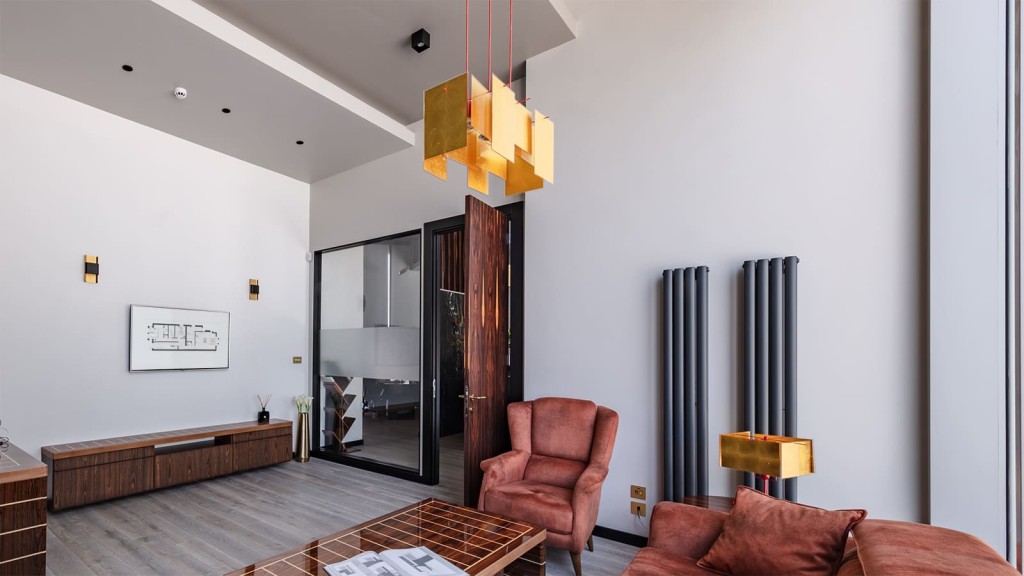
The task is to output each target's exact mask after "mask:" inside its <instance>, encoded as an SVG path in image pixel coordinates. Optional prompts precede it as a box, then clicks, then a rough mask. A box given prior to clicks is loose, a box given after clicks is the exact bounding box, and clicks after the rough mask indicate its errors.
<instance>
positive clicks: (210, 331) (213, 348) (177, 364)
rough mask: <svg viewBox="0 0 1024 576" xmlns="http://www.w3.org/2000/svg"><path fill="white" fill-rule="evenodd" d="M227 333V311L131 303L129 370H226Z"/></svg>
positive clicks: (228, 344) (228, 319) (228, 321)
mask: <svg viewBox="0 0 1024 576" xmlns="http://www.w3.org/2000/svg"><path fill="white" fill-rule="evenodd" d="M230 332H231V315H230V314H229V313H227V312H214V311H210V310H189V309H185V308H162V307H157V306H140V305H138V304H132V305H131V306H130V311H129V330H128V342H129V344H128V371H129V372H150V371H154V370H218V369H226V368H228V359H229V354H228V350H229V348H230V338H231V334H230Z"/></svg>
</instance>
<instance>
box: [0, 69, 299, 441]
mask: <svg viewBox="0 0 1024 576" xmlns="http://www.w3.org/2000/svg"><path fill="white" fill-rule="evenodd" d="M0 126H3V129H2V130H0V261H2V262H3V263H4V265H3V268H4V272H3V273H2V274H0V357H2V363H0V384H2V388H0V418H2V419H3V425H4V427H6V428H7V430H8V431H9V432H10V436H11V440H12V441H13V442H15V443H16V444H18V445H19V446H21V447H22V448H24V449H26V450H27V451H29V452H30V453H36V454H38V452H39V447H40V446H42V445H47V444H52V443H61V442H68V441H76V440H86V439H91V438H102V437H108V436H116V435H124V434H135V433H142V432H150V431H159V430H167V429H175V428H183V427H189V426H198V425H208V424H217V423H227V422H237V421H243V420H253V419H255V413H256V411H257V410H258V409H259V404H258V402H257V401H256V394H263V395H264V396H266V395H267V394H269V393H272V394H273V395H274V398H273V400H272V401H271V403H270V406H269V410H270V412H271V417H275V418H287V419H293V418H294V414H295V408H294V404H292V401H291V399H292V396H294V395H295V394H298V393H300V392H303V391H305V390H307V389H308V388H309V384H308V376H307V366H308V364H306V363H304V364H302V365H293V364H292V363H291V357H292V356H303V357H306V355H307V349H308V346H307V341H308V337H307V332H308V321H307V316H306V315H307V312H306V309H307V308H306V307H307V268H308V264H307V263H306V261H305V257H304V256H305V252H306V251H307V246H308V239H309V236H308V234H309V220H308V218H309V196H308V190H309V188H308V186H307V185H306V184H304V183H302V182H299V181H296V180H293V179H291V178H288V177H285V176H281V175H279V174H276V173H273V172H270V171H267V170H265V169H262V168H258V167H255V166H253V165H251V164H248V163H245V162H242V161H239V160H236V159H234V158H230V157H227V156H224V155H223V154H220V153H217V152H213V151H211V150H209V149H206V148H202V147H199V146H196V145H194V144H191V143H188V142H185V141H183V140H180V139H178V138H175V137H172V136H168V135H166V134H164V133H161V132H158V131H155V130H152V129H150V128H147V127H144V126H141V125H139V124H135V123H132V122H129V121H127V120H124V119H121V118H118V117H115V116H112V115H110V114H107V113H105V112H101V111H99V110H96V109H94V108H90V107H88V106H85V105H83V104H80V103H78V102H74V101H71V100H68V99H66V98H64V97H61V96H58V95H56V94H53V93H51V92H47V91H44V90H40V89H38V88H35V87H33V86H30V85H27V84H24V83H22V82H20V81H17V80H13V79H11V78H9V77H6V76H0ZM84 254H91V255H97V256H99V257H100V283H99V284H97V285H92V284H85V283H83V282H82V268H83V264H82V256H83V255H84ZM249 278H258V279H259V280H260V288H261V294H260V300H259V301H255V302H253V301H250V300H249V299H248V284H249ZM130 304H147V305H156V306H170V307H181V308H199V309H209V310H224V311H228V312H230V313H231V348H230V363H231V366H230V368H229V369H227V370H210V371H190V372H158V373H129V372H128V306H129V305H130Z"/></svg>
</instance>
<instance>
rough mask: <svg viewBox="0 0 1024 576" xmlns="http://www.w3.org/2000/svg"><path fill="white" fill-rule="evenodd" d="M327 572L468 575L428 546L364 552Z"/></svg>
mask: <svg viewBox="0 0 1024 576" xmlns="http://www.w3.org/2000/svg"><path fill="white" fill-rule="evenodd" d="M324 570H325V571H326V572H327V573H328V574H329V575H330V576H468V574H466V572H463V571H462V570H459V569H458V568H456V567H455V566H453V565H452V563H451V562H449V561H447V560H445V559H444V558H442V557H441V556H439V555H438V554H437V553H435V552H434V551H433V550H431V549H430V548H427V547H425V546H420V547H419V548H403V549H401V550H384V551H383V552H380V553H378V552H363V553H362V554H360V555H358V556H353V557H352V558H349V559H348V560H345V561H344V562H338V563H336V564H328V565H327V566H324Z"/></svg>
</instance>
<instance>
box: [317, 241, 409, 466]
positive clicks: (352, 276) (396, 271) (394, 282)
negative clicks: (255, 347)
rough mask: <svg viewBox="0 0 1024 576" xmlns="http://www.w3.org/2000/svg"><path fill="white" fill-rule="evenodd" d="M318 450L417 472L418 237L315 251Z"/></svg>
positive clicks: (322, 452)
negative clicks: (317, 253)
mask: <svg viewBox="0 0 1024 576" xmlns="http://www.w3.org/2000/svg"><path fill="white" fill-rule="evenodd" d="M317 263H318V269H317V272H316V275H317V278H318V288H319V290H318V295H317V302H318V305H319V318H318V320H319V332H318V353H319V365H318V378H319V381H320V385H319V390H317V391H316V392H317V396H318V398H317V402H318V410H319V412H318V415H319V416H320V418H319V428H320V430H319V434H318V436H319V442H318V446H316V447H315V448H317V449H318V450H319V452H320V453H321V454H326V455H334V456H338V457H342V458H345V459H347V458H354V459H359V460H364V461H368V462H375V463H379V464H384V465H388V466H394V467H399V468H403V469H408V470H412V471H416V472H418V471H420V470H421V452H422V450H421V441H420V440H421V433H420V428H421V426H420V420H421V412H422V410H421V409H422V388H421V386H420V234H419V233H418V232H417V233H411V234H407V235H403V236H399V237H393V238H388V239H384V240H379V241H374V242H369V243H366V244H362V245H359V246H351V247H345V248H339V249H335V250H330V251H324V252H322V253H320V254H319V255H318V259H317Z"/></svg>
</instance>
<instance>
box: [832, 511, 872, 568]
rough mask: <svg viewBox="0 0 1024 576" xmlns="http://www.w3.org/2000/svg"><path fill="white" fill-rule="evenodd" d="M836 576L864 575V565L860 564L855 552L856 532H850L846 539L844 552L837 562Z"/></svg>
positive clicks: (858, 556)
mask: <svg viewBox="0 0 1024 576" xmlns="http://www.w3.org/2000/svg"><path fill="white" fill-rule="evenodd" d="M861 524H863V522H862V523H861ZM836 576H866V575H865V574H864V567H863V566H861V564H860V555H859V554H858V553H857V535H856V534H852V535H850V537H849V538H847V539H846V552H844V553H843V559H842V561H840V562H839V569H838V570H836Z"/></svg>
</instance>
